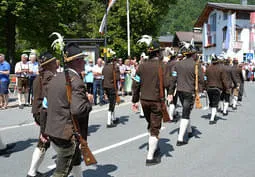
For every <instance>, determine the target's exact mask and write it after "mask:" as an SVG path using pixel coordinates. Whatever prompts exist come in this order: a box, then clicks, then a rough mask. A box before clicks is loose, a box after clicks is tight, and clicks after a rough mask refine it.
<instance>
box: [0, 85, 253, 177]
mask: <svg viewBox="0 0 255 177" xmlns="http://www.w3.org/2000/svg"><path fill="white" fill-rule="evenodd" d="M254 90H255V83H254V84H253V83H247V84H246V94H247V95H248V97H244V101H243V102H242V103H241V104H242V105H241V106H239V107H238V110H237V111H235V112H233V111H231V112H230V113H229V116H227V117H223V116H221V115H220V114H219V115H218V121H217V124H216V125H209V124H208V122H209V120H208V118H209V117H208V116H209V115H208V113H209V110H194V111H193V112H192V116H191V117H192V125H193V130H194V133H195V137H193V138H191V139H190V140H189V144H188V145H187V146H183V147H176V145H175V144H176V140H177V131H178V125H179V123H176V124H175V123H171V124H163V128H162V131H161V135H160V137H161V140H160V146H161V150H162V153H163V155H162V163H161V164H159V165H156V166H152V167H146V166H145V158H146V152H147V139H148V133H147V131H146V122H145V120H144V119H140V118H139V114H137V113H134V112H132V111H131V110H130V107H131V103H130V102H129V101H128V100H129V98H126V101H125V103H122V104H121V105H120V106H117V107H116V116H117V117H119V118H120V124H119V125H118V126H117V127H116V128H112V129H107V128H106V126H105V125H106V116H107V106H102V107H99V106H98V107H95V108H94V110H93V112H92V113H91V116H90V126H89V131H90V136H89V137H88V141H89V146H90V147H91V149H92V151H93V152H94V154H95V156H96V158H97V160H98V165H96V166H91V167H86V166H85V165H83V174H84V176H86V177H111V176H114V177H155V176H157V177H191V176H192V177H193V176H194V177H254V176H255V170H254V166H255V155H254V154H255V148H254V147H255V140H254V137H253V135H254V125H255V119H254V117H255V113H254V112H253V109H254V106H253V105H254V103H255V95H254V94H253V92H254ZM202 101H203V102H204V101H205V100H204V99H202ZM178 109H179V111H180V110H181V109H180V108H178ZM38 130H39V129H38V127H37V126H35V125H34V123H33V119H32V117H31V114H30V108H25V109H24V110H19V109H17V108H12V109H8V110H1V111H0V135H1V137H2V139H3V140H4V141H5V142H8V143H11V142H16V143H17V146H16V147H15V149H14V150H13V152H12V153H11V154H9V155H6V156H1V157H0V162H1V163H0V174H1V175H0V176H1V177H13V176H17V177H24V176H26V173H27V171H28V168H29V165H30V161H31V156H32V152H33V149H34V147H35V146H36V142H37V137H38ZM55 158H56V156H55V152H54V150H53V149H52V148H50V149H49V150H48V151H47V154H46V158H45V161H44V162H43V164H42V166H41V167H40V171H41V172H45V173H48V174H49V175H50V174H51V173H52V170H53V169H54V161H55Z"/></svg>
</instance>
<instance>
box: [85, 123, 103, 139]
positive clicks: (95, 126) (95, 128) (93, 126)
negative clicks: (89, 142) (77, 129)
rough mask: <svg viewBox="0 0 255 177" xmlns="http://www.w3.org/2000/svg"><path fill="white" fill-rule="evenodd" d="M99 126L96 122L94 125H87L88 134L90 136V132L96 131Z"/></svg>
mask: <svg viewBox="0 0 255 177" xmlns="http://www.w3.org/2000/svg"><path fill="white" fill-rule="evenodd" d="M100 127H101V125H99V124H96V125H89V127H88V136H90V134H91V133H95V132H97V130H98V129H99V128H100Z"/></svg>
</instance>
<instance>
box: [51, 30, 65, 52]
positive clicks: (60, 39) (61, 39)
mask: <svg viewBox="0 0 255 177" xmlns="http://www.w3.org/2000/svg"><path fill="white" fill-rule="evenodd" d="M54 35H56V36H57V39H55V40H54V41H53V42H52V44H51V47H53V49H56V46H57V45H59V47H60V50H61V51H63V50H64V46H65V43H64V36H61V34H60V33H58V32H53V33H51V35H50V37H52V36H54Z"/></svg>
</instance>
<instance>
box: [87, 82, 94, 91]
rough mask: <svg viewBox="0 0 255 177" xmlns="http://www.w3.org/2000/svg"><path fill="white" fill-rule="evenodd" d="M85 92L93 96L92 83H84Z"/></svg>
mask: <svg viewBox="0 0 255 177" xmlns="http://www.w3.org/2000/svg"><path fill="white" fill-rule="evenodd" d="M86 87H87V92H88V93H89V94H93V83H86Z"/></svg>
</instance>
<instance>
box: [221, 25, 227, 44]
mask: <svg viewBox="0 0 255 177" xmlns="http://www.w3.org/2000/svg"><path fill="white" fill-rule="evenodd" d="M222 32H223V42H225V41H226V37H227V27H226V26H225V27H224V28H223V29H222Z"/></svg>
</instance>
